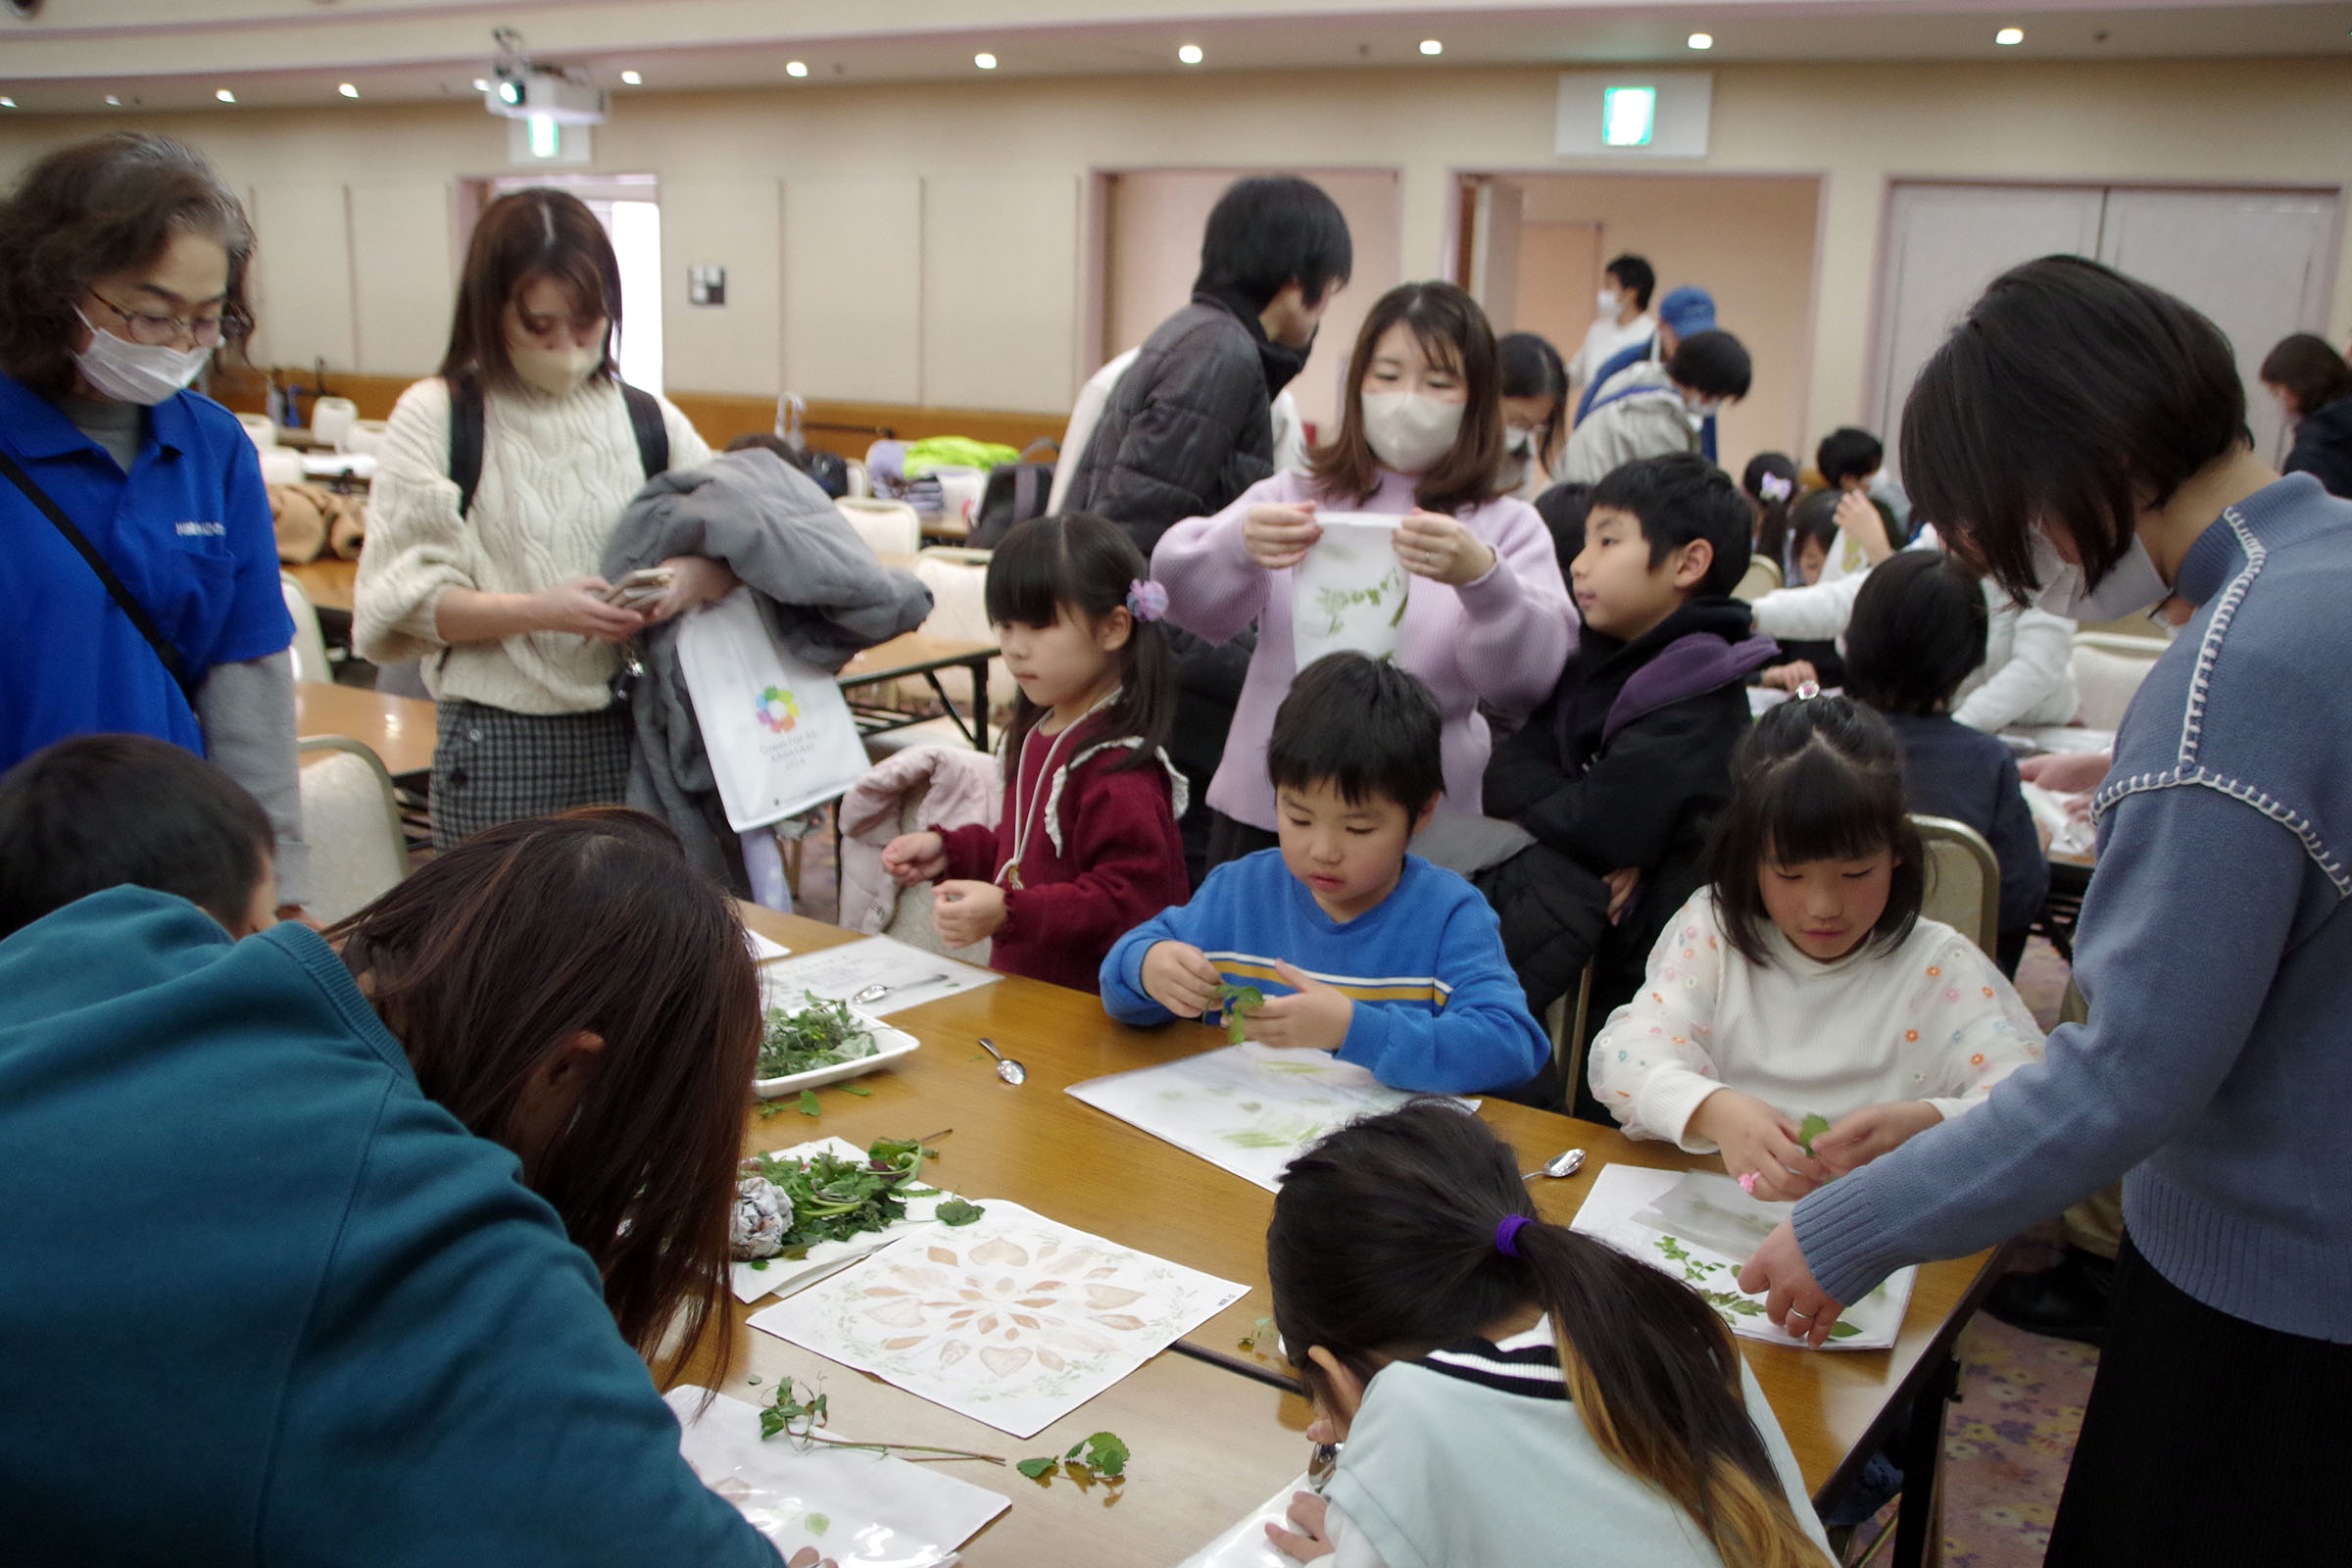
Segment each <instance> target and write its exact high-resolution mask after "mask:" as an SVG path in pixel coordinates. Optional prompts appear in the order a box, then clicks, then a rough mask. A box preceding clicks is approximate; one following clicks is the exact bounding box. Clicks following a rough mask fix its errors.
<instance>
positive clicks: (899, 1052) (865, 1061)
mask: <svg viewBox="0 0 2352 1568" xmlns="http://www.w3.org/2000/svg"><path fill="white" fill-rule="evenodd" d="M760 1016H761V1017H762V1018H764V1017H765V1016H766V1014H764V1013H762V1014H761V1015H760ZM850 1016H851V1017H853V1018H856V1019H858V1021H859V1022H860V1023H862V1024H864V1025H865V1026H866V1028H868V1029H870V1030H872V1031H873V1036H874V1048H875V1049H874V1054H872V1055H870V1056H858V1057H857V1058H855V1059H854V1060H850V1061H837V1062H835V1063H833V1065H831V1066H830V1067H811V1068H809V1070H808V1071H807V1072H794V1073H786V1074H785V1075H784V1076H783V1077H781V1078H755V1079H753V1080H752V1093H753V1094H754V1095H756V1096H758V1097H759V1098H760V1099H761V1100H773V1099H775V1098H776V1097H777V1096H779V1095H797V1094H799V1093H800V1092H801V1091H802V1090H804V1089H816V1088H819V1087H821V1086H823V1085H825V1084H836V1083H839V1082H841V1080H843V1079H844V1078H857V1077H859V1076H861V1075H863V1074H865V1073H869V1072H872V1071H873V1070H874V1069H875V1068H877V1067H887V1066H889V1065H891V1063H893V1062H895V1061H897V1060H898V1059H899V1058H900V1057H901V1056H905V1055H909V1054H912V1053H913V1051H914V1049H915V1048H916V1047H917V1046H919V1045H921V1044H922V1042H921V1041H919V1040H917V1039H915V1038H914V1036H912V1035H910V1034H908V1033H907V1031H906V1030H904V1029H893V1028H892V1027H891V1026H890V1025H888V1024H886V1023H884V1022H883V1021H882V1020H881V1019H879V1018H877V1017H875V1016H874V1015H873V1014H872V1013H870V1012H866V1011H864V1010H863V1009H861V1008H858V1007H852V1008H851V1009H850Z"/></svg>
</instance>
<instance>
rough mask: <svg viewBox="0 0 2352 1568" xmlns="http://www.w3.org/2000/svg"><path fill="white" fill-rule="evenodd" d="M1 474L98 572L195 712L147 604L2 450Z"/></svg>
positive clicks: (191, 680) (181, 666)
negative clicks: (136, 596)
mask: <svg viewBox="0 0 2352 1568" xmlns="http://www.w3.org/2000/svg"><path fill="white" fill-rule="evenodd" d="M0 473H5V474H7V475H8V477H9V480H10V482H11V483H13V484H14V485H15V486H16V487H17V488H18V489H20V490H22V491H24V492H25V500H27V501H29V502H31V503H32V504H33V505H34V506H35V507H37V508H39V509H40V513H41V515H43V516H44V517H47V518H48V519H49V520H50V521H51V522H52V523H54V524H56V525H57V531H58V532H59V533H62V534H64V535H65V536H66V543H68V544H70V545H72V546H73V549H74V551H75V553H76V554H78V555H79V556H80V557H81V559H82V560H83V561H85V562H87V563H88V564H89V567H90V570H92V571H94V572H96V573H97V574H98V580H99V581H100V582H102V583H104V584H105V585H106V591H107V593H108V594H109V595H110V596H111V597H112V598H113V599H114V601H115V603H116V604H117V605H119V606H121V607H122V610H123V614H125V615H128V616H129V617H130V623H131V624H132V625H133V626H136V627H137V628H138V631H139V635H140V636H142V637H144V638H146V639H147V646H148V647H150V648H152V649H154V650H155V657H156V658H157V659H159V660H161V661H163V665H164V669H165V671H166V672H167V673H168V674H170V675H171V677H172V683H173V684H174V685H176V686H178V687H179V695H180V696H182V697H183V698H185V699H187V704H188V711H189V712H191V713H192V712H194V711H196V684H197V683H196V679H195V677H194V675H192V674H191V673H190V672H189V669H188V662H187V661H186V660H185V659H183V658H182V657H180V652H179V650H178V649H176V648H174V647H172V639H171V638H169V637H166V636H165V635H164V629H163V627H161V626H158V625H157V624H156V623H155V617H154V616H153V615H150V614H148V613H147V607H146V606H145V605H142V604H140V603H139V602H138V600H137V599H135V598H133V597H132V595H131V592H130V590H129V589H128V588H126V587H124V586H123V579H122V578H120V577H118V576H116V575H115V568H114V567H112V566H110V565H108V564H106V558H105V557H104V556H102V555H100V554H99V553H98V547H97V546H95V545H93V544H91V543H90V541H89V540H88V539H87V538H85V537H84V536H83V534H82V531H81V530H80V529H79V528H76V527H74V526H73V518H71V517H69V516H67V515H66V514H65V510H64V509H63V508H61V507H60V506H58V504H57V503H56V502H54V501H52V500H50V499H49V492H47V491H46V490H43V489H42V488H41V487H40V486H39V485H37V484H35V483H33V482H32V475H31V474H29V473H26V472H25V470H24V469H23V468H21V467H19V466H17V461H16V459H14V458H12V457H10V456H9V455H8V454H7V453H5V452H0Z"/></svg>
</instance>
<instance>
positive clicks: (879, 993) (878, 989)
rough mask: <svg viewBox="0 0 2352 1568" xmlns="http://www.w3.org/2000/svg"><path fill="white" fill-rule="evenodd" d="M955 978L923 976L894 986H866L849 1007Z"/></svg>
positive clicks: (936, 975) (851, 999)
mask: <svg viewBox="0 0 2352 1568" xmlns="http://www.w3.org/2000/svg"><path fill="white" fill-rule="evenodd" d="M955 978H956V977H955V976H954V975H952V974H933V975H925V976H924V977H923V978H922V979H920V980H902V981H900V982H899V983H898V984H896V985H876V986H867V987H866V988H865V989H864V990H863V991H860V992H858V993H857V994H856V995H855V996H853V997H851V998H850V1005H851V1006H853V1007H862V1006H864V1005H866V1004H867V1003H869V1002H880V1001H881V1000H882V999H883V998H884V997H887V996H890V995H892V994H893V993H895V992H900V991H917V990H920V989H921V988H923V987H924V986H936V985H945V984H947V983H948V982H949V981H951V980H953V979H955Z"/></svg>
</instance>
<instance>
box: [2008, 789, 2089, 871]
mask: <svg viewBox="0 0 2352 1568" xmlns="http://www.w3.org/2000/svg"><path fill="white" fill-rule="evenodd" d="M2018 792H2019V793H2020V794H2022V795H2024V796H2025V798H2026V810H2027V811H2028V812H2030V813H2031V814H2032V815H2033V818H2034V825H2035V826H2036V827H2039V828H2041V829H2042V830H2043V831H2045V832H2047V833H2048V834H2049V835H2050V853H2051V854H2052V855H2094V854H2096V853H2097V852H2098V844H2099V836H2098V834H2097V833H2095V832H2093V831H2092V830H2091V826H2090V818H2089V817H2087V816H2077V815H2075V813H2074V810H2073V803H2074V802H2076V801H2078V800H2081V799H2082V797H2081V796H2079V795H2060V794H2058V793H2057V792H2055V791H2053V790H2045V789H2043V788H2042V787H2041V786H2040V785H2038V784H2025V783H2021V784H2019V785H2018Z"/></svg>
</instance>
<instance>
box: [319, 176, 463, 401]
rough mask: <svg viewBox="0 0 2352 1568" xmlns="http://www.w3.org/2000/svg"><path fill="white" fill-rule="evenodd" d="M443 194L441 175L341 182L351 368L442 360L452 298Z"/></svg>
mask: <svg viewBox="0 0 2352 1568" xmlns="http://www.w3.org/2000/svg"><path fill="white" fill-rule="evenodd" d="M450 199H451V188H450V184H449V182H448V181H446V180H441V179H403V180H370V181H364V182H355V183H353V184H351V185H349V186H347V187H345V190H344V200H345V203H346V205H347V209H348V211H349V213H350V215H351V259H352V267H351V278H352V333H353V339H354V350H353V358H354V360H355V362H356V363H355V364H354V366H353V367H352V368H354V369H357V370H359V371H361V372H363V373H364V374H368V375H425V374H429V373H430V372H431V370H432V369H433V368H434V367H435V366H437V365H439V364H440V363H441V355H442V351H443V350H445V349H446V348H447V347H448V346H449V319H450V311H451V308H452V307H453V306H454V305H455V304H456V301H457V280H456V277H455V276H454V272H455V269H454V268H453V267H452V266H451V265H450V244H451V238H450ZM329 368H333V367H331V366H330V367H329Z"/></svg>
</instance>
